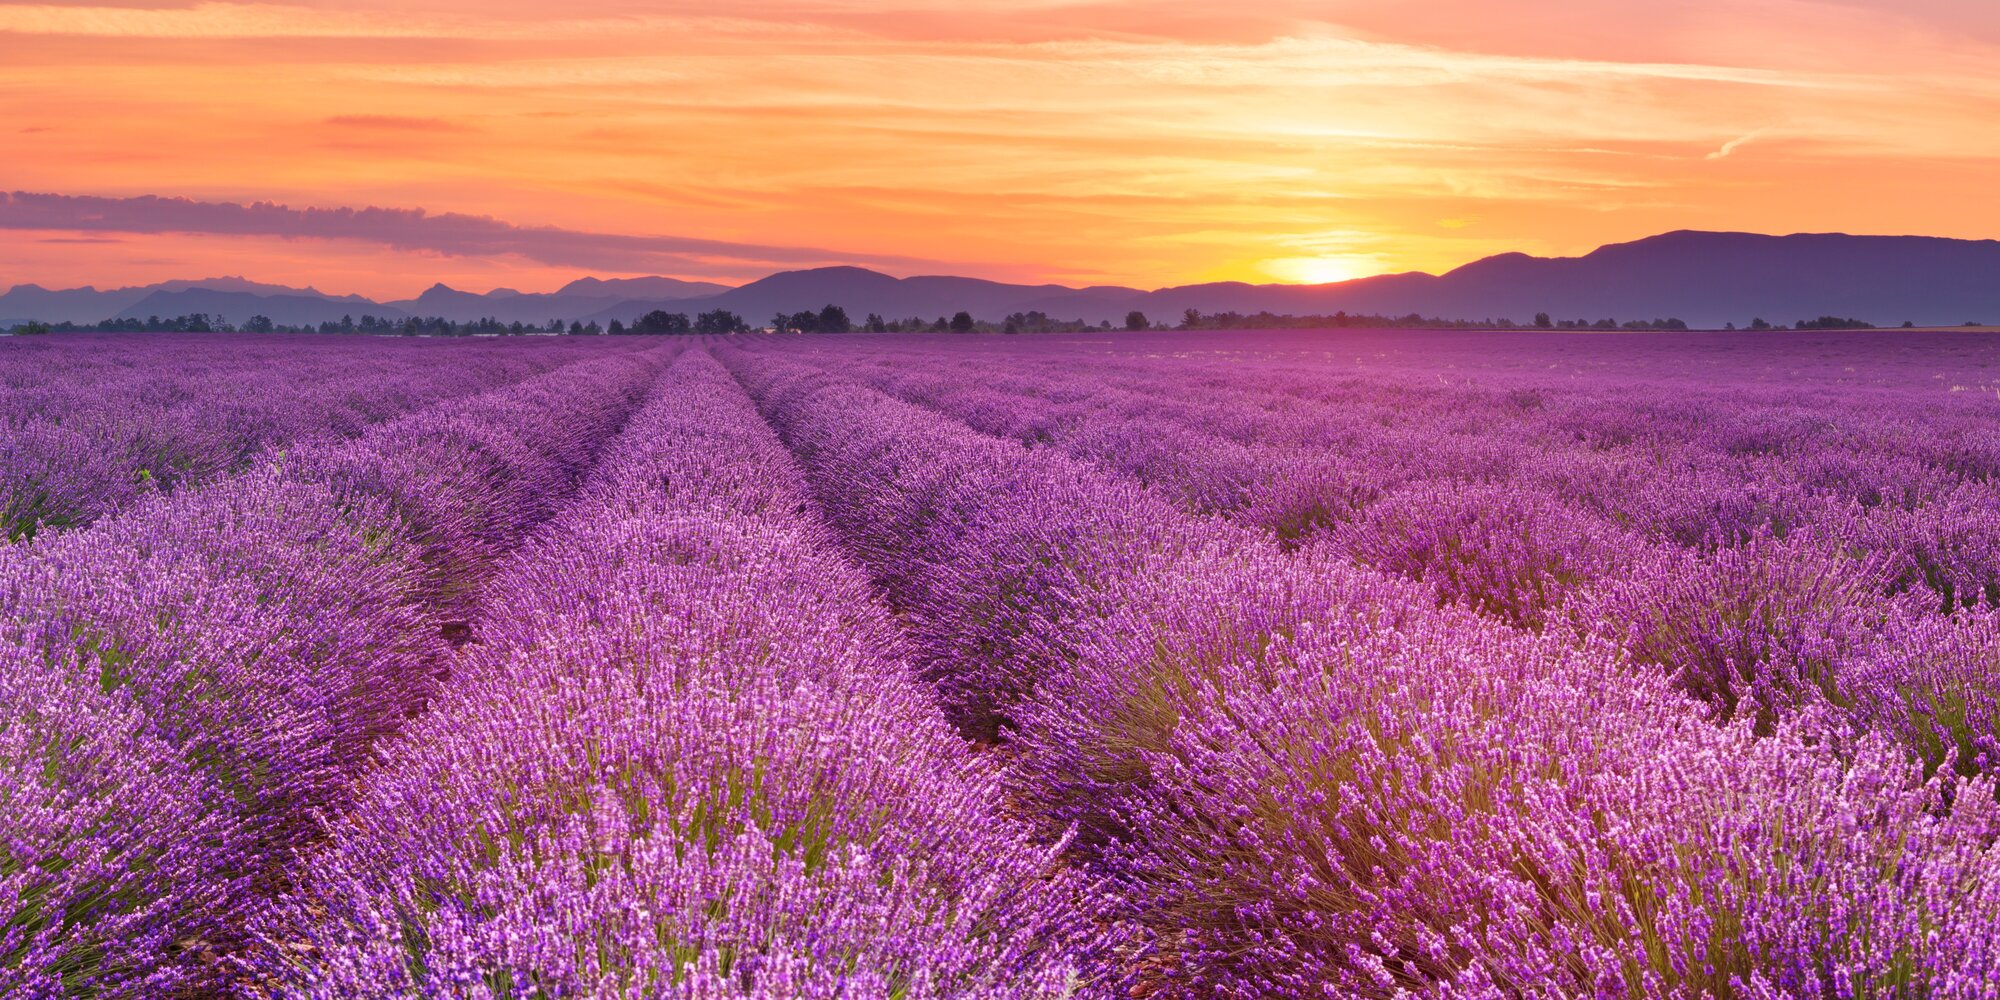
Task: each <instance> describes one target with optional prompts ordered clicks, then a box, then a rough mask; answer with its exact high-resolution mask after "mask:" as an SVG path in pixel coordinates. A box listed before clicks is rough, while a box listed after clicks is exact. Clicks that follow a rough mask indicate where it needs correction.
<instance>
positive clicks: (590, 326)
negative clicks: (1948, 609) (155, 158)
mask: <svg viewBox="0 0 2000 1000" xmlns="http://www.w3.org/2000/svg"><path fill="white" fill-rule="evenodd" d="M1965 325H1966V326H1978V325H1979V324H1978V323H1977V322H1973V321H1968V322H1967V323H1966V324H1965ZM1913 326H1915V324H1914V323H1911V322H1908V321H1905V322H1904V323H1903V327H1904V328H1905V329H1908V328H1911V327H1913ZM1345 327H1357V328H1368V329H1429V330H1635V331H1637V330H1686V329H1688V328H1689V327H1688V324H1687V323H1686V322H1684V321H1682V320H1680V319H1678V318H1675V317H1668V318H1664V319H1650V320H1625V321H1623V322H1620V321H1619V320H1616V319H1611V318H1605V319H1595V320H1592V319H1562V320H1559V319H1554V318H1552V317H1551V316H1550V315H1549V314H1548V313H1545V312H1543V313H1536V314H1535V317H1534V319H1533V320H1532V321H1531V322H1529V323H1516V322H1514V321H1513V320H1511V319H1504V318H1503V319H1482V320H1463V319H1443V318H1440V317H1435V316H1424V315H1422V314H1419V313H1408V314H1406V315H1402V316H1385V315H1379V314H1358V313H1357V314H1350V313H1347V312H1345V311H1342V312H1335V313H1332V314H1308V315H1294V314H1291V313H1272V312H1269V311H1265V312H1257V313H1247V314H1246V313H1239V312H1233V311H1231V312H1218V313H1207V314H1204V313H1202V312H1201V311H1199V310H1196V309H1188V310H1186V311H1184V312H1183V313H1182V314H1181V320H1180V322H1179V323H1178V324H1169V323H1165V322H1160V323H1155V322H1154V321H1152V320H1151V319H1149V318H1148V317H1147V316H1146V314H1145V313H1143V312H1141V311H1139V310H1136V309H1135V310H1133V311H1131V312H1129V313H1127V314H1126V315H1125V322H1124V323H1123V324H1122V328H1123V329H1125V330H1131V331H1138V330H1284V329H1326V328H1345ZM763 329H765V330H769V331H771V332H773V333H835V334H838V333H1003V334H1019V333H1083V332H1093V331H1096V332H1101V331H1105V330H1111V329H1114V327H1113V326H1112V324H1111V322H1110V321H1109V320H1100V321H1098V322H1096V323H1091V322H1088V321H1086V320H1082V319H1067V320H1065V319H1057V318H1055V317H1052V316H1050V315H1048V314H1047V313H1044V312H1040V311H1028V312H1016V313H1011V314H1009V315H1008V316H1007V317H1006V318H1005V319H1002V320H1000V321H998V322H994V321H989V320H980V319H974V318H973V316H972V313H971V312H969V311H967V310H963V309H961V310H959V311H958V312H956V313H954V314H953V315H951V316H949V317H947V316H938V317H936V318H935V319H925V318H923V317H920V316H910V317H906V318H903V319H894V320H892V319H885V318H883V317H882V316H880V315H878V314H876V313H869V314H868V315H867V316H866V317H865V318H864V319H862V320H861V321H860V322H855V321H853V320H851V319H849V317H848V315H847V310H846V309H844V308H842V307H840V306H837V305H833V304H828V305H826V306H825V307H823V308H821V309H819V310H816V311H815V310H804V311H801V312H795V313H784V312H781V313H778V314H777V315H776V316H773V317H772V318H771V322H770V325H769V326H767V327H764V328H763ZM1724 329H1725V330H1736V329H1738V327H1737V326H1736V324H1734V323H1730V324H1728V325H1727V326H1726V327H1724ZM1742 329H1744V330H1750V331H1775V330H1872V329H1878V327H1876V325H1875V324H1873V323H1869V322H1867V321H1865V320H1859V319H1852V318H1848V317H1841V316H1821V317H1818V318H1817V319H1802V320H1799V321H1798V322H1796V323H1793V324H1790V325H1786V324H1783V323H1776V324H1774V323H1771V322H1769V321H1767V320H1765V319H1763V318H1762V317H1758V318H1755V319H1752V320H1751V321H1750V323H1749V325H1748V326H1745V327H1742ZM10 332H12V333H13V334H15V335H16V336H20V335H32V334H41V333H67V332H98V333H238V332H241V333H324V334H368V335H373V336H397V335H400V336H406V337H420V336H421V337H475V336H484V337H494V336H517V337H518V336H530V335H533V336H552V335H568V336H603V335H610V336H624V335H634V334H644V335H659V334H668V335H674V334H685V335H697V336H700V335H707V336H717V335H729V334H742V333H754V332H757V328H755V327H752V326H751V325H750V324H749V323H747V322H745V321H744V319H743V317H741V316H738V315H737V314H735V313H733V312H730V311H728V310H726V309H714V310H710V311H707V312H702V313H698V314H696V315H694V316H692V317H690V316H689V315H688V314H687V313H679V312H668V311H666V310H664V309H655V310H652V311H651V312H648V313H646V314H645V315H643V316H640V317H638V318H637V319H634V320H633V321H632V323H631V324H630V325H629V326H628V325H626V324H625V323H623V322H621V321H619V320H616V319H614V320H612V321H611V322H610V323H609V325H606V326H600V325H599V324H598V323H597V321H596V320H592V321H590V322H588V323H585V322H582V321H580V320H570V321H568V322H565V321H563V320H562V319H551V320H549V321H548V322H547V323H544V324H533V323H522V322H520V321H518V320H516V321H514V322H511V323H503V322H501V321H500V320H498V319H494V318H491V317H488V318H485V319H477V320H469V321H457V320H449V319H445V318H444V317H442V316H408V317H385V316H375V315H372V314H363V315H362V316H361V317H360V318H359V319H356V318H355V317H353V316H342V317H341V318H340V319H338V320H328V321H325V322H321V323H316V324H296V325H294V324H283V323H275V322H272V320H271V318H270V317H268V316H262V315H258V316H252V317H250V318H249V319H248V320H245V321H244V322H243V323H242V324H240V325H232V324H231V323H229V322H228V321H227V320H225V319H224V318H223V317H222V316H220V315H212V314H209V313H189V314H187V315H184V316H171V317H160V316H148V317H146V318H145V319H136V318H127V319H107V320H103V321H101V322H97V323H85V324H79V323H73V322H61V323H42V322H35V321H29V322H26V323H19V324H16V325H15V326H14V327H13V328H12V330H11V331H10Z"/></svg>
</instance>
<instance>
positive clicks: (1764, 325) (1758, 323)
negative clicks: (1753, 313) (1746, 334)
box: [1747, 316, 1771, 330]
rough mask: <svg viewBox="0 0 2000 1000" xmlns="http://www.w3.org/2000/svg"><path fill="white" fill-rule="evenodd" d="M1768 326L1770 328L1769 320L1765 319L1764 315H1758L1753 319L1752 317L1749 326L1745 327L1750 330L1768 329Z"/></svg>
mask: <svg viewBox="0 0 2000 1000" xmlns="http://www.w3.org/2000/svg"><path fill="white" fill-rule="evenodd" d="M1770 328H1771V323H1770V321H1769V320H1767V319H1765V318H1764V317H1762V316H1758V317H1756V318H1755V319H1752V320H1751V321H1750V326H1749V327H1748V328H1747V329H1751V330H1769V329H1770Z"/></svg>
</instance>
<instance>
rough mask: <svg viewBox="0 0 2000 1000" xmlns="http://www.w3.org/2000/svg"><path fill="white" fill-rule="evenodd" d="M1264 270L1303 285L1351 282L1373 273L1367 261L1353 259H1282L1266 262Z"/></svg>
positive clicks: (1334, 257) (1335, 257)
mask: <svg viewBox="0 0 2000 1000" xmlns="http://www.w3.org/2000/svg"><path fill="white" fill-rule="evenodd" d="M1263 267H1264V270H1265V272H1266V273H1268V274H1270V275H1271V276H1272V277H1275V278H1277V279H1278V280H1280V281H1286V282H1291V283H1294V284H1301V285H1324V284H1328V283H1330V282H1335V281H1351V280H1353V279H1355V278H1359V277H1362V276H1363V275H1366V274H1370V273H1373V270H1372V269H1371V268H1370V267H1369V266H1368V262H1367V261H1363V260H1358V259H1356V258H1353V257H1342V256H1332V257H1280V258H1277V259H1275V260H1267V261H1265V262H1264V265H1263Z"/></svg>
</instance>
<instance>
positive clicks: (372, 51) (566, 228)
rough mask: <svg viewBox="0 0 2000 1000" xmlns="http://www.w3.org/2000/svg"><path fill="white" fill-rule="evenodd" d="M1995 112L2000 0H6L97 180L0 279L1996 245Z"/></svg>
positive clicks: (78, 191)
mask: <svg viewBox="0 0 2000 1000" xmlns="http://www.w3.org/2000/svg"><path fill="white" fill-rule="evenodd" d="M556 11H559V12H556ZM1996 125H2000V5H1996V4H1995V3H1994V2H1993V0H1903V2H1895V3H1891V2H1887V0H1846V2H1834V0H1682V2H1672V3H1658V2H1639V0H1582V2H1568V3H1553V2H1538V0H1517V2H1509V3H1504V4H1503V3H1494V2H1491V0H1445V2H1436V3H1413V2H1390V0H1318V2H1311V3H1306V2H1290V0H1276V2H1256V0H1246V2H1242V3H1236V4H1219V3H1214V2H1212V0H1211V2H1199V3H1197V2H1099V3H1070V2H1058V0H1007V2H1001V0H974V2H963V3H946V2H942V0H906V2H902V3H862V2H859V0H804V2H794V3H775V2H773V3H767V2H761V0H747V2H740V3H720V2H697V3H679V4H642V3H619V2H612V0H570V2H567V3H563V4H555V3H541V2H535V3H529V2H521V0H479V2H475V0H407V2H402V0H399V2H389V0H377V2H362V3H336V2H322V0H295V2H281V3H224V2H197V3H156V2H149V0H96V2H94V3H11V2H0V136H5V137H6V138H7V142H6V144H5V146H4V147H0V191H15V192H31V193H35V194H46V195H60V196H67V197H65V198H59V199H54V200H52V201H51V200H46V199H45V200H43V201H39V202H36V206H35V209H34V211H33V213H29V214H23V213H24V212H25V211H26V210H25V209H22V208H21V206H20V205H19V204H15V205H13V206H12V207H11V208H10V207H9V205H8V204H7V203H6V202H5V201H4V200H0V226H5V227H6V228H0V287H4V286H5V285H8V284H12V283H14V282H25V281H34V282H38V283H41V284H45V285H52V286H67V285H76V284H84V283H94V284H97V285H100V286H105V285H118V284H133V283H142V282H150V281H157V280H162V279H166V278H185V277H204V276H209V275H216V274H245V275H248V276H250V277H253V278H257V279H260V280H266V281H282V282H286V283H290V284H314V285H317V286H318V287H320V288H322V289H324V290H328V291H338V292H348V291H359V292H362V293H364V294H369V295H376V296H383V297H392V296H402V295H409V294H413V293H415V292H417V291H419V290H421V289H422V288H423V287H425V286H427V285H428V284H430V283H431V282H433V281H438V280H442V281H445V282H447V283H449V284H453V285H455V286H458V287H465V288H472V289H477V290H484V289H486V288H490V287H493V286H496V285H507V286H512V287H516V288H520V289H523V290H531V291H539V290H547V289H549V288H553V287H554V286H556V285H558V284H560V283H562V282H564V281H567V280H569V279H570V278H573V277H576V276H578V275H581V274H585V273H595V274H600V275H607V276H609V275H616V274H633V273H663V274H672V275H677V276H682V277H715V278H724V279H747V278H752V277H757V276H760V275H762V274H765V273H768V272H770V271H772V270H777V269H782V268H787V267H797V266H804V265H809V264H813V263H834V262H845V261H855V262H859V263H863V264H867V265H869V266H874V267H877V268H879V269H881V270H886V271H890V272H892V273H899V274H912V273H936V272H946V271H949V272H954V273H963V274H976V275H981V276H986V277H994V278H1001V279H1008V280H1047V281H1060V282H1064V283H1068V284H1087V283H1121V284H1136V285H1143V286H1147V287H1152V286H1158V285H1166V284H1179V283H1185V282H1191V281H1203V280H1216V279H1243V280H1251V281H1272V280H1280V281H1305V280H1332V279H1338V278H1343V277H1349V276H1354V275H1360V274H1369V273H1376V272H1382V271H1395V270H1406V269H1422V270H1441V269H1445V268H1449V267H1451V266H1455V265H1457V264H1460V263H1463V262H1465V261H1467V260H1471V259H1473V258H1476V257H1479V256H1483V255H1485V254H1489V253H1494V252H1499V251H1505V250H1525V251H1528V252H1531V253H1543V254H1550V253H1559V254H1569V253H1579V252H1583V251H1587V250H1589V249H1591V248H1592V247H1595V246H1597V245H1599V244H1602V243H1606V242H1614V241H1618V240H1625V239H1632V238H1636V237H1639V236H1644V235H1648V234H1651V233H1655V232H1661V231H1665V230H1670V229H1680V228H1702V229H1743V230H1753V231H1760V232H1795V231H1832V230H1841V231H1848V232H1870V233H1892V232H1893V233H1921V234H1927V235H1940V236H1958V237H1980V238H1984V237H1996V236H2000V194H1996V193H1995V191H1994V187H1995V180H1996V178H2000V128H1996V127H1995V126H1996ZM148 195H152V196H160V197H162V198H183V199H192V200H193V201H194V202H196V203H198V204H195V205H192V206H179V207H177V208H175V209H174V211H172V212H171V213H168V214H170V215H171V219H170V220H168V221H161V219H162V215H161V209H160V206H159V205H158V204H156V203H151V202H148V203H143V204H142V203H134V202H126V201H124V200H123V199H131V198H136V197H139V196H148ZM253 202H275V203H279V204H282V205H284V206H288V207H289V208H291V209H300V210H302V209H307V208H320V209H340V208H348V209H365V208H370V207H377V208H385V209H399V210H417V209H421V210H423V212H424V213H426V214H425V215H423V216H421V217H419V216H418V215H417V213H415V212H414V211H407V212H401V213H389V214H388V216H386V217H382V218H377V217H375V216H366V217H361V218H359V219H358V220H357V221H353V222H351V223H350V222H341V223H340V226H341V227H343V228H340V229H339V230H338V232H337V233H335V234H333V235H329V234H328V230H327V229H326V228H325V226H323V225H320V224H318V223H310V222H308V221H306V220H307V217H306V215H305V214H304V213H302V212H290V213H287V212H279V211H269V212H265V213H263V214H262V215H259V216H258V219H259V220H260V221H256V222H254V223H245V222H243V221H242V220H241V218H239V217H240V216H241V215H242V213H241V211H240V210H237V209H233V208H231V206H233V205H243V204H249V203H253ZM454 213H456V214H463V215H470V216H482V217H490V218H491V219H492V220H497V221H496V222H494V223H490V224H489V223H478V224H477V225H473V224H472V223H464V222H463V220H459V221H453V220H451V219H450V218H449V217H450V216H451V215H452V214H454ZM439 216H445V217H446V219H445V221H443V222H440V221H439ZM218 220H220V221H218ZM231 220H235V221H231ZM474 222H476V220H474ZM461 223H463V224H461ZM466 225H473V228H475V229H477V228H479V226H486V227H488V228H491V229H493V230H494V232H495V233H498V234H499V235H498V236H497V237H493V236H492V234H487V233H484V232H483V231H482V233H478V234H475V235H474V237H473V238H467V237H466V236H465V234H464V233H463V232H461V231H460V230H462V229H464V228H465V227H466ZM23 226H32V227H35V228H22V227H23ZM634 237H637V238H640V239H631V238H634Z"/></svg>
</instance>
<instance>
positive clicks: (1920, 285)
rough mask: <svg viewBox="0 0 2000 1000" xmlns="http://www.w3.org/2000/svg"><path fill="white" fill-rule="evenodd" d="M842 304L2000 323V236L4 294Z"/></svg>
mask: <svg viewBox="0 0 2000 1000" xmlns="http://www.w3.org/2000/svg"><path fill="white" fill-rule="evenodd" d="M827 304H834V305H839V306H841V307H842V308H844V309H846V310H847V313H848V315H849V316H850V317H852V318H854V319H855V320H859V319H861V318H862V317H863V316H865V315H866V314H868V313H878V314H880V315H882V316H885V317H889V318H903V317H909V316H918V317H923V318H926V319H930V318H935V317H938V316H949V315H951V314H953V313H956V312H958V311H959V310H966V311H968V312H970V313H972V315H973V316H974V317H976V318H979V319H986V320H996V321H997V320H999V319H1002V318H1003V317H1005V316H1006V315H1008V314H1010V313H1016V312H1030V311H1040V312H1043V313H1047V314H1048V315H1050V316H1052V317H1054V318H1057V319H1083V320H1087V321H1090V322H1098V321H1101V320H1110V321H1112V322H1114V323H1117V322H1120V321H1122V320H1123V318H1124V316H1125V314H1126V313H1127V312H1129V311H1132V310H1138V311H1141V312H1144V313H1146V314H1147V315H1148V316H1150V317H1152V318H1153V319H1155V320H1160V319H1166V320H1178V318H1179V317H1180V315H1181V313H1182V312H1183V311H1184V310H1187V309H1195V310H1198V311H1200V312H1203V313H1215V312H1226V311H1233V312H1241V313H1256V312H1260V311H1269V312H1273V313H1279V314H1284V313H1291V314H1297V315H1305V314H1332V313H1335V312H1341V311H1345V312H1348V313H1352V314H1383V315H1399V316H1400V315H1406V314H1409V313H1413V312H1414V313H1422V314H1423V315H1425V316H1433V317H1439V318H1445V319H1474V320H1478V319H1498V318H1507V319H1512V320H1515V321H1517V322H1527V321H1529V320H1530V319H1531V318H1532V317H1533V316H1534V314H1535V313H1538V312H1547V313H1550V314H1551V315H1553V316H1554V317H1555V318H1556V319H1590V320H1596V319H1602V318H1616V319H1620V320H1626V319H1656V318H1665V317H1678V318H1680V319H1683V320H1685V321H1687V322H1688V323H1689V324H1691V325H1694V326H1696V327H1720V326H1722V325H1723V324H1724V323H1729V322H1734V323H1737V324H1739V325H1741V324H1745V323H1748V322H1749V321H1750V319H1752V318H1753V317H1763V318H1766V319H1769V320H1772V321H1774V322H1792V321H1795V320H1798V319H1802V318H1812V317H1817V316H1821V315H1837V316H1843V317H1854V318H1858V319H1863V320H1867V321H1869V322H1873V323H1876V324H1878V325H1884V326H1887V325H1897V324H1900V323H1902V322H1903V321H1905V320H1910V321H1914V322H1916V323H1918V324H1920V325H1956V324H1958V323H1963V322H1967V321H1975V320H1984V321H1988V322H1993V321H2000V242H1996V241H1993V240H1953V239H1942V238H1936V237H1921V236H1849V235H1845V234H1838V233H1832V234H1797V235H1791V236H1765V235H1758V234H1753V233H1719V232H1694V231H1681V232H1673V233H1666V234H1664V235H1660V236H1653V237H1648V238H1646V239H1642V240H1636V241H1633V242H1630V243H1616V244H1611V245H1609V246H1604V247H1600V248H1598V249H1597V250H1594V251H1592V252H1590V253H1588V254H1585V255H1583V256H1581V257H1532V256H1529V255H1527V254H1520V253H1508V254H1500V255H1498V256H1494V257H1487V258H1484V259H1482V260H1478V261H1474V262H1473V263H1470V264H1467V265H1465V266H1463V267H1460V268H1456V269H1454V270H1451V271H1448V272H1446V273H1444V274H1437V275H1433V274H1425V273H1421V272H1410V273H1405V274H1386V275H1378V276H1375V277H1370V278H1359V279H1356V280H1353V281H1343V282H1335V283H1332V284H1323V285H1282V284H1263V285H1259V284H1246V283H1241V282H1222V283H1214V284H1201V285H1181V286H1176V287H1171V288H1160V289H1155V290H1151V291H1148V290H1143V289H1138V288H1125V287H1120V286H1109V285H1105V286H1092V287H1087V288H1071V287H1067V286H1063V285H1016V284H1007V283H1003V282H996V281H986V280H983V279H979V278H962V277H951V276H919V277H909V278H895V277H891V276H889V275H886V274H881V273H879V272H875V271H870V270H867V269H865V268H859V267H823V268H814V269H810V270H801V271H784V272H780V273H777V274H773V275H770V276H769V277H765V278H761V279H759V280H757V281H753V282H750V283H748V284H745V285H742V286H740V287H733V288H732V287H730V286H727V285H721V284H715V283H712V282H701V281H682V280H679V279H675V278H613V279H600V278H582V279H579V280H577V281H573V282H570V283H569V284H567V285H564V286H563V287H562V288H560V289H558V290H556V291H554V292H548V293H526V292H519V291H515V290H513V289H506V288H502V289H495V290H493V291H490V292H485V293H474V292H467V291H460V290H457V289H453V288H448V287H446V286H444V285H442V284H439V285H435V286H433V287H431V288H430V289H429V290H427V291H425V292H424V293H423V294H422V295H419V296H417V297H416V298H413V299H403V300H396V301H388V302H375V301H372V300H369V299H365V298H362V297H361V296H358V295H330V294H327V293H324V292H320V291H318V290H317V289H314V288H310V287H307V288H289V287H285V286H282V285H269V284H262V283H259V282H254V281H250V280H247V279H244V278H215V279H208V280H200V281H168V282H162V283H160V284H157V285H145V286H134V287H129V288H116V289H108V290H98V289H95V288H89V287H85V288H75V289H61V290H51V289H45V288H42V287H40V286H37V285H16V286H15V287H14V288H13V289H11V290H10V291H8V292H6V293H5V294H0V327H5V326H8V325H11V324H13V323H16V322H20V321H23V320H29V319H39V320H44V321H48V322H60V321H63V320H68V321H71V322H76V323H91V322H96V321H99V320H103V319H107V318H140V319H143V318H145V317H147V316H162V317H167V316H179V315H185V314H188V313H197V312H199V313H209V314H211V315H214V314H221V315H222V316H224V317H226V318H227V319H229V320H230V321H233V322H241V321H243V320H246V319H248V318H249V317H250V316H253V315H264V316H268V317H270V318H271V319H272V320H273V321H275V322H277V323H279V324H287V325H298V324H307V323H318V322H322V321H326V320H336V321H337V320H339V319H340V318H341V317H342V316H352V317H357V318H358V317H359V316H361V315H363V314H367V313H372V314H374V315H376V316H380V317H387V318H393V319H401V318H404V317H406V316H413V315H415V316H443V317H445V318H447V319H451V320H455V321H460V322H464V321H468V320H474V319H481V318H486V317H491V318H495V319H498V320H501V321H502V322H513V321H516V320H519V321H522V322H527V323H536V324H540V323H544V322H546V321H548V320H550V319H555V318H560V319H562V320H564V321H565V322H568V321H573V320H583V321H586V322H588V321H592V320H594V321H597V322H599V323H604V324H608V323H609V321H611V320H613V319H617V320H622V321H625V322H627V323H629V322H631V321H632V320H633V319H634V318H636V317H638V316H639V315H641V314H643V313H646V312H648V311H650V310H653V309H666V310H667V311H669V312H685V313H689V314H694V313H697V312H702V311H707V310H711V309H727V310H729V311H731V312H734V313H737V314H738V315H740V316H742V317H744V318H745V319H747V320H749V321H750V322H751V323H753V324H756V323H763V322H766V321H768V320H769V319H770V317H772V316H773V315H774V314H776V313H779V312H787V313H789V312H798V311H802V310H807V309H812V310H817V309H819V308H820V307H821V306H825V305H827Z"/></svg>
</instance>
